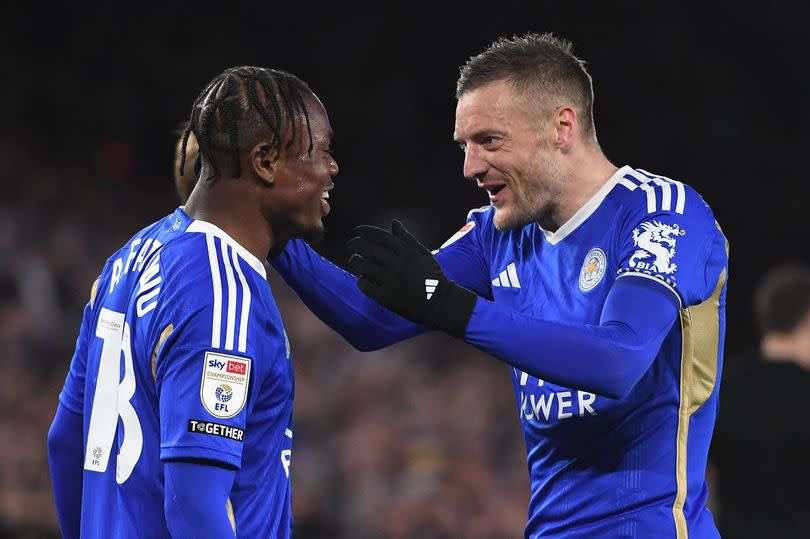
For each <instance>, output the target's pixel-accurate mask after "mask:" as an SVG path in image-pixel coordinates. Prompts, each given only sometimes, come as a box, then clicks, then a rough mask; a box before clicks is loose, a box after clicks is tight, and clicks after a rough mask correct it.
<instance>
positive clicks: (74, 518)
mask: <svg viewBox="0 0 810 539" xmlns="http://www.w3.org/2000/svg"><path fill="white" fill-rule="evenodd" d="M82 425H83V417H82V414H77V413H76V412H74V411H72V410H70V409H69V408H67V407H66V406H65V405H63V404H61V403H60V404H59V406H58V407H57V409H56V416H55V417H54V419H53V423H51V428H50V429H49V430H48V465H49V467H50V470H51V485H52V486H53V497H54V501H55V502H56V515H57V517H58V518H59V528H60V530H61V531H62V537H64V538H65V539H71V538H74V537H75V538H77V539H78V537H79V532H80V530H81V514H82V439H83V437H82Z"/></svg>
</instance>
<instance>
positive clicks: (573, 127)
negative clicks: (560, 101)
mask: <svg viewBox="0 0 810 539" xmlns="http://www.w3.org/2000/svg"><path fill="white" fill-rule="evenodd" d="M552 121H553V125H554V131H555V140H554V142H555V144H556V146H557V147H558V148H561V149H567V148H569V147H570V146H571V144H572V143H573V142H574V136H575V135H576V133H577V131H578V130H579V118H577V112H576V111H575V110H574V109H573V108H572V107H571V106H569V105H562V106H559V107H557V109H556V110H555V111H554V115H553V117H552Z"/></svg>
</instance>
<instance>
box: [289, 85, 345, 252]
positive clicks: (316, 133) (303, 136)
mask: <svg viewBox="0 0 810 539" xmlns="http://www.w3.org/2000/svg"><path fill="white" fill-rule="evenodd" d="M305 103H306V106H307V111H308V113H309V122H310V130H311V133H312V151H311V152H308V151H307V150H308V148H309V134H308V133H307V127H306V124H302V125H299V126H298V127H297V131H298V143H297V144H296V145H294V146H293V147H292V148H290V149H289V150H288V151H285V152H284V154H283V155H282V157H280V158H279V159H278V161H277V162H276V185H277V190H276V192H275V195H274V198H275V204H274V208H273V213H275V214H276V215H275V216H274V221H276V223H277V225H280V226H281V227H282V228H284V229H288V230H291V232H292V235H293V236H297V237H304V238H306V239H308V240H316V239H319V238H320V237H321V236H322V235H323V221H322V219H323V218H324V217H326V215H327V214H328V213H329V202H328V201H327V199H328V198H329V191H330V190H331V189H332V188H333V187H334V183H332V177H333V176H335V175H336V174H337V173H338V165H337V162H336V161H335V159H334V157H333V156H332V150H331V145H332V126H331V125H330V124H329V116H328V115H327V114H326V109H325V108H324V106H323V104H322V103H321V102H320V100H318V98H316V97H311V98H308V99H306V100H305ZM279 220H282V221H283V222H281V223H279Z"/></svg>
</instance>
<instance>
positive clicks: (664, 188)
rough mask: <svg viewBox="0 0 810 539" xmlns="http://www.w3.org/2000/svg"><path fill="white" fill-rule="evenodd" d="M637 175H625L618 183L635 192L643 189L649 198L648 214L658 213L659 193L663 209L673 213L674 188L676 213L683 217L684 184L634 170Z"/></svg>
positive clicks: (640, 170)
mask: <svg viewBox="0 0 810 539" xmlns="http://www.w3.org/2000/svg"><path fill="white" fill-rule="evenodd" d="M633 172H635V173H636V174H631V173H628V174H625V175H624V176H623V177H622V178H620V179H619V180H618V183H620V184H621V185H623V186H624V187H625V188H627V189H628V190H630V191H635V190H636V189H637V188H641V190H642V191H644V193H645V194H646V196H647V213H655V212H656V211H658V209H659V207H658V196H657V192H658V190H659V189H660V192H661V207H660V209H661V210H663V211H672V201H673V194H672V187H673V186H674V187H675V196H674V199H675V212H676V213H680V214H682V215H683V212H684V209H685V207H686V189H685V188H684V185H683V183H681V182H679V181H677V180H672V179H670V178H667V177H664V176H657V175H655V174H650V173H649V172H647V171H645V170H642V169H637V170H634V171H633Z"/></svg>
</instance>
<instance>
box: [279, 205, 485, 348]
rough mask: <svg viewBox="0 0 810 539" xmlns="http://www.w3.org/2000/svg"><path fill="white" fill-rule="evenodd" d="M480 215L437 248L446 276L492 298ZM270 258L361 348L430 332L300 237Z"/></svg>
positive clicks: (286, 278) (303, 297)
mask: <svg viewBox="0 0 810 539" xmlns="http://www.w3.org/2000/svg"><path fill="white" fill-rule="evenodd" d="M479 218H480V212H476V211H473V212H470V217H469V218H468V222H467V224H466V225H464V227H462V228H461V230H459V231H458V232H457V233H456V234H454V235H453V236H452V237H451V238H450V239H449V240H447V241H446V242H445V243H444V245H442V247H441V248H439V250H438V251H436V260H437V261H438V262H439V265H441V267H442V269H443V270H444V271H445V272H446V274H447V275H448V277H450V278H451V279H453V280H455V281H456V282H458V283H459V284H460V285H462V286H464V287H466V288H468V289H470V290H473V291H475V292H476V293H478V294H479V295H481V296H483V297H491V293H490V289H489V279H488V278H487V271H486V264H485V263H484V261H483V259H482V257H481V254H480V246H479V241H480V240H479V237H478V230H475V227H476V226H477V225H478V224H479V223H478V219H479ZM478 228H479V229H480V226H479V227H478ZM269 262H270V265H271V266H273V269H275V270H276V271H277V272H278V274H279V275H280V276H281V278H282V279H284V282H286V283H287V285H288V286H289V287H290V288H292V289H293V291H295V293H296V294H297V295H298V297H299V298H301V301H303V302H304V304H305V305H306V306H307V307H308V308H309V309H310V310H311V311H312V312H313V313H314V314H315V316H317V317H318V318H319V319H320V320H321V321H323V322H324V323H325V324H326V325H328V326H329V327H330V328H332V329H333V330H335V331H336V332H337V333H338V334H340V335H341V336H342V337H343V338H344V339H346V340H347V341H348V342H349V343H350V344H351V345H352V346H354V347H355V348H357V349H358V350H361V351H370V350H378V349H380V348H384V347H386V346H390V345H391V344H394V343H396V342H399V341H402V340H404V339H407V338H410V337H413V336H415V335H419V334H421V333H424V332H425V331H426V329H425V328H424V327H422V326H419V325H416V324H414V323H413V322H410V321H408V320H406V319H404V318H402V317H401V316H399V315H398V314H395V313H393V312H391V311H389V310H388V309H386V308H385V307H383V306H381V305H380V304H379V303H377V302H376V301H374V300H373V299H371V298H369V297H368V296H366V295H365V294H363V293H362V292H360V290H359V289H358V288H357V277H355V276H354V275H352V274H351V273H349V272H347V271H344V270H343V269H341V268H339V267H338V266H336V265H335V264H333V263H332V262H330V261H328V260H326V259H325V258H323V257H322V256H320V255H319V254H318V253H316V252H315V251H314V250H313V249H312V248H311V247H310V246H309V245H307V243H306V242H304V241H302V240H292V241H290V242H289V243H288V244H287V246H286V248H285V249H284V251H283V252H282V253H281V254H279V255H278V256H276V257H273V258H270V259H269Z"/></svg>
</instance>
